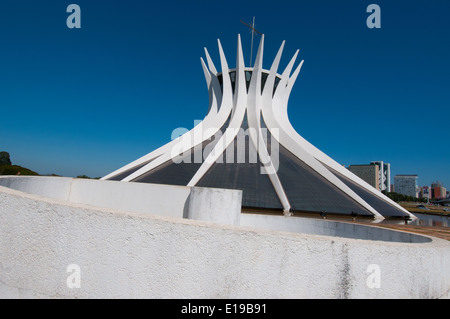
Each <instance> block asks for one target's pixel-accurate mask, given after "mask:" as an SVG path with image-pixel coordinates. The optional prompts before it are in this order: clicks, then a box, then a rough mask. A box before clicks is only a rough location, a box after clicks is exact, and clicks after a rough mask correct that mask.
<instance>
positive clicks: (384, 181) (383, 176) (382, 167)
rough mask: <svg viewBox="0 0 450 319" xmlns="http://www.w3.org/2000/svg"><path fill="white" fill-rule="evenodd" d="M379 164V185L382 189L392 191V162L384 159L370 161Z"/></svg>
mask: <svg viewBox="0 0 450 319" xmlns="http://www.w3.org/2000/svg"><path fill="white" fill-rule="evenodd" d="M370 164H374V165H377V166H378V187H379V190H380V191H386V192H390V189H391V164H389V163H384V162H383V161H375V162H370Z"/></svg>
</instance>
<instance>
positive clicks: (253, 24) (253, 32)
mask: <svg viewBox="0 0 450 319" xmlns="http://www.w3.org/2000/svg"><path fill="white" fill-rule="evenodd" d="M241 22H242V23H243V24H245V25H246V26H247V27H249V28H250V29H251V32H252V46H251V49H250V66H252V57H253V36H254V35H255V32H256V33H258V34H259V35H262V33H261V32H259V31H258V30H256V29H255V17H253V23H252V25H250V24H248V23H245V22H244V21H242V20H241Z"/></svg>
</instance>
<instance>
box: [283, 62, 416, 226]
mask: <svg viewBox="0 0 450 319" xmlns="http://www.w3.org/2000/svg"><path fill="white" fill-rule="evenodd" d="M302 64H303V61H302V62H301V63H300V65H299V66H298V67H297V69H296V70H295V72H294V73H293V74H292V76H291V77H290V78H289V80H288V83H287V86H286V89H285V92H284V93H283V98H282V101H281V103H279V104H278V106H279V109H278V110H279V111H278V112H275V115H276V118H277V120H278V122H279V124H280V126H281V127H282V128H283V131H285V132H286V135H287V136H289V138H290V139H292V140H293V141H294V142H295V144H296V145H298V147H300V148H302V149H304V150H305V151H306V152H308V153H309V154H310V155H311V156H313V157H314V158H315V159H316V160H317V161H319V162H320V163H323V164H325V165H327V166H329V167H331V168H332V169H334V170H336V171H337V172H339V173H341V174H342V175H344V176H345V177H347V178H349V179H350V180H352V181H353V182H355V183H357V184H358V185H360V186H361V187H363V188H364V189H365V190H367V191H369V192H370V193H371V194H373V195H375V196H377V197H379V198H380V199H382V200H383V201H385V202H387V203H389V204H390V205H392V206H394V207H396V208H398V209H400V210H401V211H403V212H405V213H407V214H408V215H409V216H410V217H411V218H412V219H413V220H414V219H416V218H417V217H416V216H414V215H413V214H411V213H410V212H408V211H407V210H406V209H404V208H403V207H401V206H400V205H398V204H397V203H395V202H394V201H392V200H390V199H389V198H388V197H386V196H384V195H383V194H382V193H381V192H379V191H377V190H376V189H375V188H373V187H372V186H371V185H369V184H368V183H367V182H365V181H364V180H362V179H361V178H359V177H358V176H356V175H355V174H353V173H352V172H350V171H349V170H348V169H347V168H345V167H343V166H342V165H340V164H339V163H337V162H336V161H335V160H333V159H332V158H331V157H329V156H328V155H326V154H325V153H323V152H322V151H320V150H319V149H318V148H316V147H315V146H314V145H312V144H311V143H310V142H308V141H307V140H306V139H305V138H303V137H302V136H301V135H300V134H299V133H298V132H297V131H296V130H295V129H294V127H293V126H292V124H291V122H290V121H289V117H288V113H287V105H288V100H289V96H290V93H291V90H292V88H293V86H294V83H295V81H296V79H297V77H298V75H299V73H300V70H301V67H302ZM327 170H328V169H327ZM331 174H332V173H331ZM332 175H333V176H335V175H334V174H332ZM339 181H340V180H339ZM341 183H342V182H341ZM342 184H343V183H342ZM344 185H345V184H344ZM345 188H346V189H348V190H350V191H351V193H354V192H353V191H352V190H351V189H350V188H348V187H347V186H346V185H345ZM343 189H344V188H343ZM355 195H356V193H354V195H353V196H352V197H355ZM356 196H357V197H359V196H358V195H356ZM355 198H356V197H355ZM361 201H363V200H362V199H361ZM358 202H360V201H359V200H358ZM364 202H365V201H364ZM367 205H368V204H367ZM369 206H370V205H369ZM377 214H378V215H380V214H379V213H378V212H377ZM380 216H381V215H380Z"/></svg>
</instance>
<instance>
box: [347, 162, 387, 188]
mask: <svg viewBox="0 0 450 319" xmlns="http://www.w3.org/2000/svg"><path fill="white" fill-rule="evenodd" d="M348 169H349V170H350V171H351V172H352V173H353V174H355V175H356V176H358V177H359V178H361V179H362V180H364V181H365V182H367V183H368V184H369V185H371V186H373V187H374V188H375V189H377V190H379V191H387V192H390V191H391V164H389V163H384V162H383V161H375V162H371V163H370V164H358V165H350V166H349V167H348Z"/></svg>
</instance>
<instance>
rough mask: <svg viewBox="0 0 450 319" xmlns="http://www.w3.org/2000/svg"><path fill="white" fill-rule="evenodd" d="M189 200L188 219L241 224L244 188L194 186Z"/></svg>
mask: <svg viewBox="0 0 450 319" xmlns="http://www.w3.org/2000/svg"><path fill="white" fill-rule="evenodd" d="M188 201H189V208H188V211H187V216H186V217H187V218H188V219H195V220H202V221H207V222H214V223H220V224H227V225H239V224H240V216H241V205H242V190H231V189H220V188H204V187H192V188H191V193H190V195H189V199H188Z"/></svg>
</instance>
